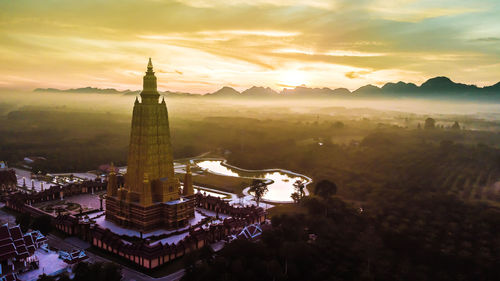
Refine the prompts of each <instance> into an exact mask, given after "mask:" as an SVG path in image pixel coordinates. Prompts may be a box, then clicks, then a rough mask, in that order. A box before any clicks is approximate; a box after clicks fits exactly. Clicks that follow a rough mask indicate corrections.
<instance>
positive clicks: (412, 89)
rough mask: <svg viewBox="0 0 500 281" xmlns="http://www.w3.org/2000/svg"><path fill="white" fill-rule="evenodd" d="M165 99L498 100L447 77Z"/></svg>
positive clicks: (497, 88) (498, 91)
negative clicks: (353, 87) (352, 88)
mask: <svg viewBox="0 0 500 281" xmlns="http://www.w3.org/2000/svg"><path fill="white" fill-rule="evenodd" d="M34 91H35V92H61V93H85V94H87V93H97V94H122V95H137V94H139V93H140V91H132V90H125V91H119V90H116V89H99V88H93V87H86V88H77V89H67V90H60V89H53V88H47V89H41V88H37V89H35V90H34ZM161 93H162V94H164V95H165V96H167V97H205V98H225V99H228V98H229V99H232V98H273V97H276V98H282V97H294V98H328V97H341V98H355V97H364V98H384V97H386V98H395V97H412V98H452V99H500V82H498V83H496V84H495V85H492V86H486V87H478V86H476V85H467V84H462V83H455V82H453V81H452V80H451V79H449V78H448V77H443V76H440V77H435V78H431V79H429V80H427V81H425V82H424V83H422V85H420V86H417V85H415V84H413V83H405V82H401V81H400V82H397V83H392V82H390V83H387V84H385V85H383V86H382V87H377V86H374V85H365V86H362V87H360V88H359V89H357V90H355V91H352V92H351V91H349V90H348V89H346V88H336V89H330V88H308V87H305V86H299V87H295V88H293V89H286V88H285V89H283V90H282V91H281V92H277V91H275V90H273V89H271V88H269V87H267V88H265V87H256V86H253V87H251V88H249V89H246V90H244V91H242V92H239V91H237V90H235V89H233V88H231V87H227V86H225V87H222V88H221V89H219V90H217V91H215V92H213V93H207V94H204V95H200V94H192V93H181V92H170V91H166V92H161Z"/></svg>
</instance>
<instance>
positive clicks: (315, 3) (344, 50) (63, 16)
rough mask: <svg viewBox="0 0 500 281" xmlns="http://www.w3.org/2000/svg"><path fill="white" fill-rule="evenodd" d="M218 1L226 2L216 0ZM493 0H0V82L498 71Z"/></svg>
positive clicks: (375, 79)
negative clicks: (147, 74) (151, 73)
mask: <svg viewBox="0 0 500 281" xmlns="http://www.w3.org/2000/svg"><path fill="white" fill-rule="evenodd" d="M228 3H230V4H228ZM499 15H500V1H498V0H481V1H469V0H458V1H457V0H454V1H451V0H440V1H436V0H423V1H417V0H374V1H368V0H331V1H320V0H304V1H302V0H252V1H240V0H230V1H228V0H179V1H163V0H108V1H104V0H85V1H68V0H44V1H38V0H0V65H1V67H0V88H14V89H33V88H37V87H44V88H45V87H53V88H76V87H86V86H92V87H100V88H107V87H112V88H117V89H122V90H123V89H133V90H136V89H139V88H140V87H141V86H142V84H141V83H142V76H143V75H144V71H145V70H146V64H147V59H148V57H152V58H153V64H154V65H155V71H156V73H157V76H158V79H159V88H160V89H161V90H172V91H183V92H194V93H206V92H213V91H215V90H217V89H219V88H220V87H222V86H231V87H234V88H235V89H237V90H244V89H246V88H249V87H251V86H253V85H256V86H269V87H271V88H273V89H276V90H281V89H282V88H283V87H293V86H297V85H302V84H304V85H306V86H308V87H330V88H338V87H346V88H348V89H351V90H354V89H356V88H358V87H360V86H362V85H365V84H374V85H382V84H384V83H386V82H391V81H393V82H395V81H399V80H403V81H407V82H414V83H417V84H420V83H422V82H424V81H425V80H426V79H428V78H431V77H434V76H441V75H442V76H448V77H450V78H451V79H452V80H454V81H456V82H462V83H473V84H478V85H480V86H484V85H490V84H494V83H496V82H498V81H500V16H499Z"/></svg>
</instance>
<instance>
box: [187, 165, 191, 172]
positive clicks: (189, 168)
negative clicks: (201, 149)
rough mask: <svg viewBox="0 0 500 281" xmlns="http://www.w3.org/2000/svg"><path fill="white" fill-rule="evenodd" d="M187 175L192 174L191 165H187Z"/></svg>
mask: <svg viewBox="0 0 500 281" xmlns="http://www.w3.org/2000/svg"><path fill="white" fill-rule="evenodd" d="M186 173H191V165H190V164H189V163H187V164H186Z"/></svg>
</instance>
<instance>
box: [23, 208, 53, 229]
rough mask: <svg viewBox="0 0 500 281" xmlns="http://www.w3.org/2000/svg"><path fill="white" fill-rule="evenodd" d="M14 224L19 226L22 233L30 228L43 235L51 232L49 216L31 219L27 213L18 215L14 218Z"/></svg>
mask: <svg viewBox="0 0 500 281" xmlns="http://www.w3.org/2000/svg"><path fill="white" fill-rule="evenodd" d="M16 223H17V224H19V226H20V227H21V230H22V231H23V232H26V231H28V229H30V228H31V229H36V230H39V231H40V232H41V233H43V234H48V233H49V232H51V231H52V218H51V217H50V216H49V215H41V216H37V217H32V216H31V215H30V214H29V213H19V214H18V215H17V216H16Z"/></svg>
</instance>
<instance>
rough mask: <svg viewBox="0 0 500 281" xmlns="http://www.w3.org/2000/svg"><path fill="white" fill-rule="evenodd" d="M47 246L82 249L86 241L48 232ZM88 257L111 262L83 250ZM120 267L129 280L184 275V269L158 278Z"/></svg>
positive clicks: (167, 280) (173, 279)
mask: <svg viewBox="0 0 500 281" xmlns="http://www.w3.org/2000/svg"><path fill="white" fill-rule="evenodd" d="M47 239H48V243H49V246H51V247H54V248H57V249H60V250H64V251H70V250H73V249H82V248H85V247H82V245H85V244H86V242H84V241H82V240H80V239H78V238H75V237H72V238H71V239H64V240H63V239H61V238H59V237H57V236H54V235H52V234H49V235H48V236H47ZM85 253H86V254H87V255H88V257H89V260H90V262H112V261H110V260H108V259H106V258H103V257H101V256H98V255H95V254H93V253H90V252H88V251H86V252H85ZM121 267H122V275H123V280H131V281H134V280H136V281H142V280H152V281H178V280H180V279H181V278H182V276H184V269H182V270H179V271H176V272H174V273H172V274H170V275H167V276H164V277H160V278H154V277H151V276H149V275H146V274H144V273H142V272H139V271H136V270H133V269H131V268H128V267H126V266H123V265H121Z"/></svg>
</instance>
